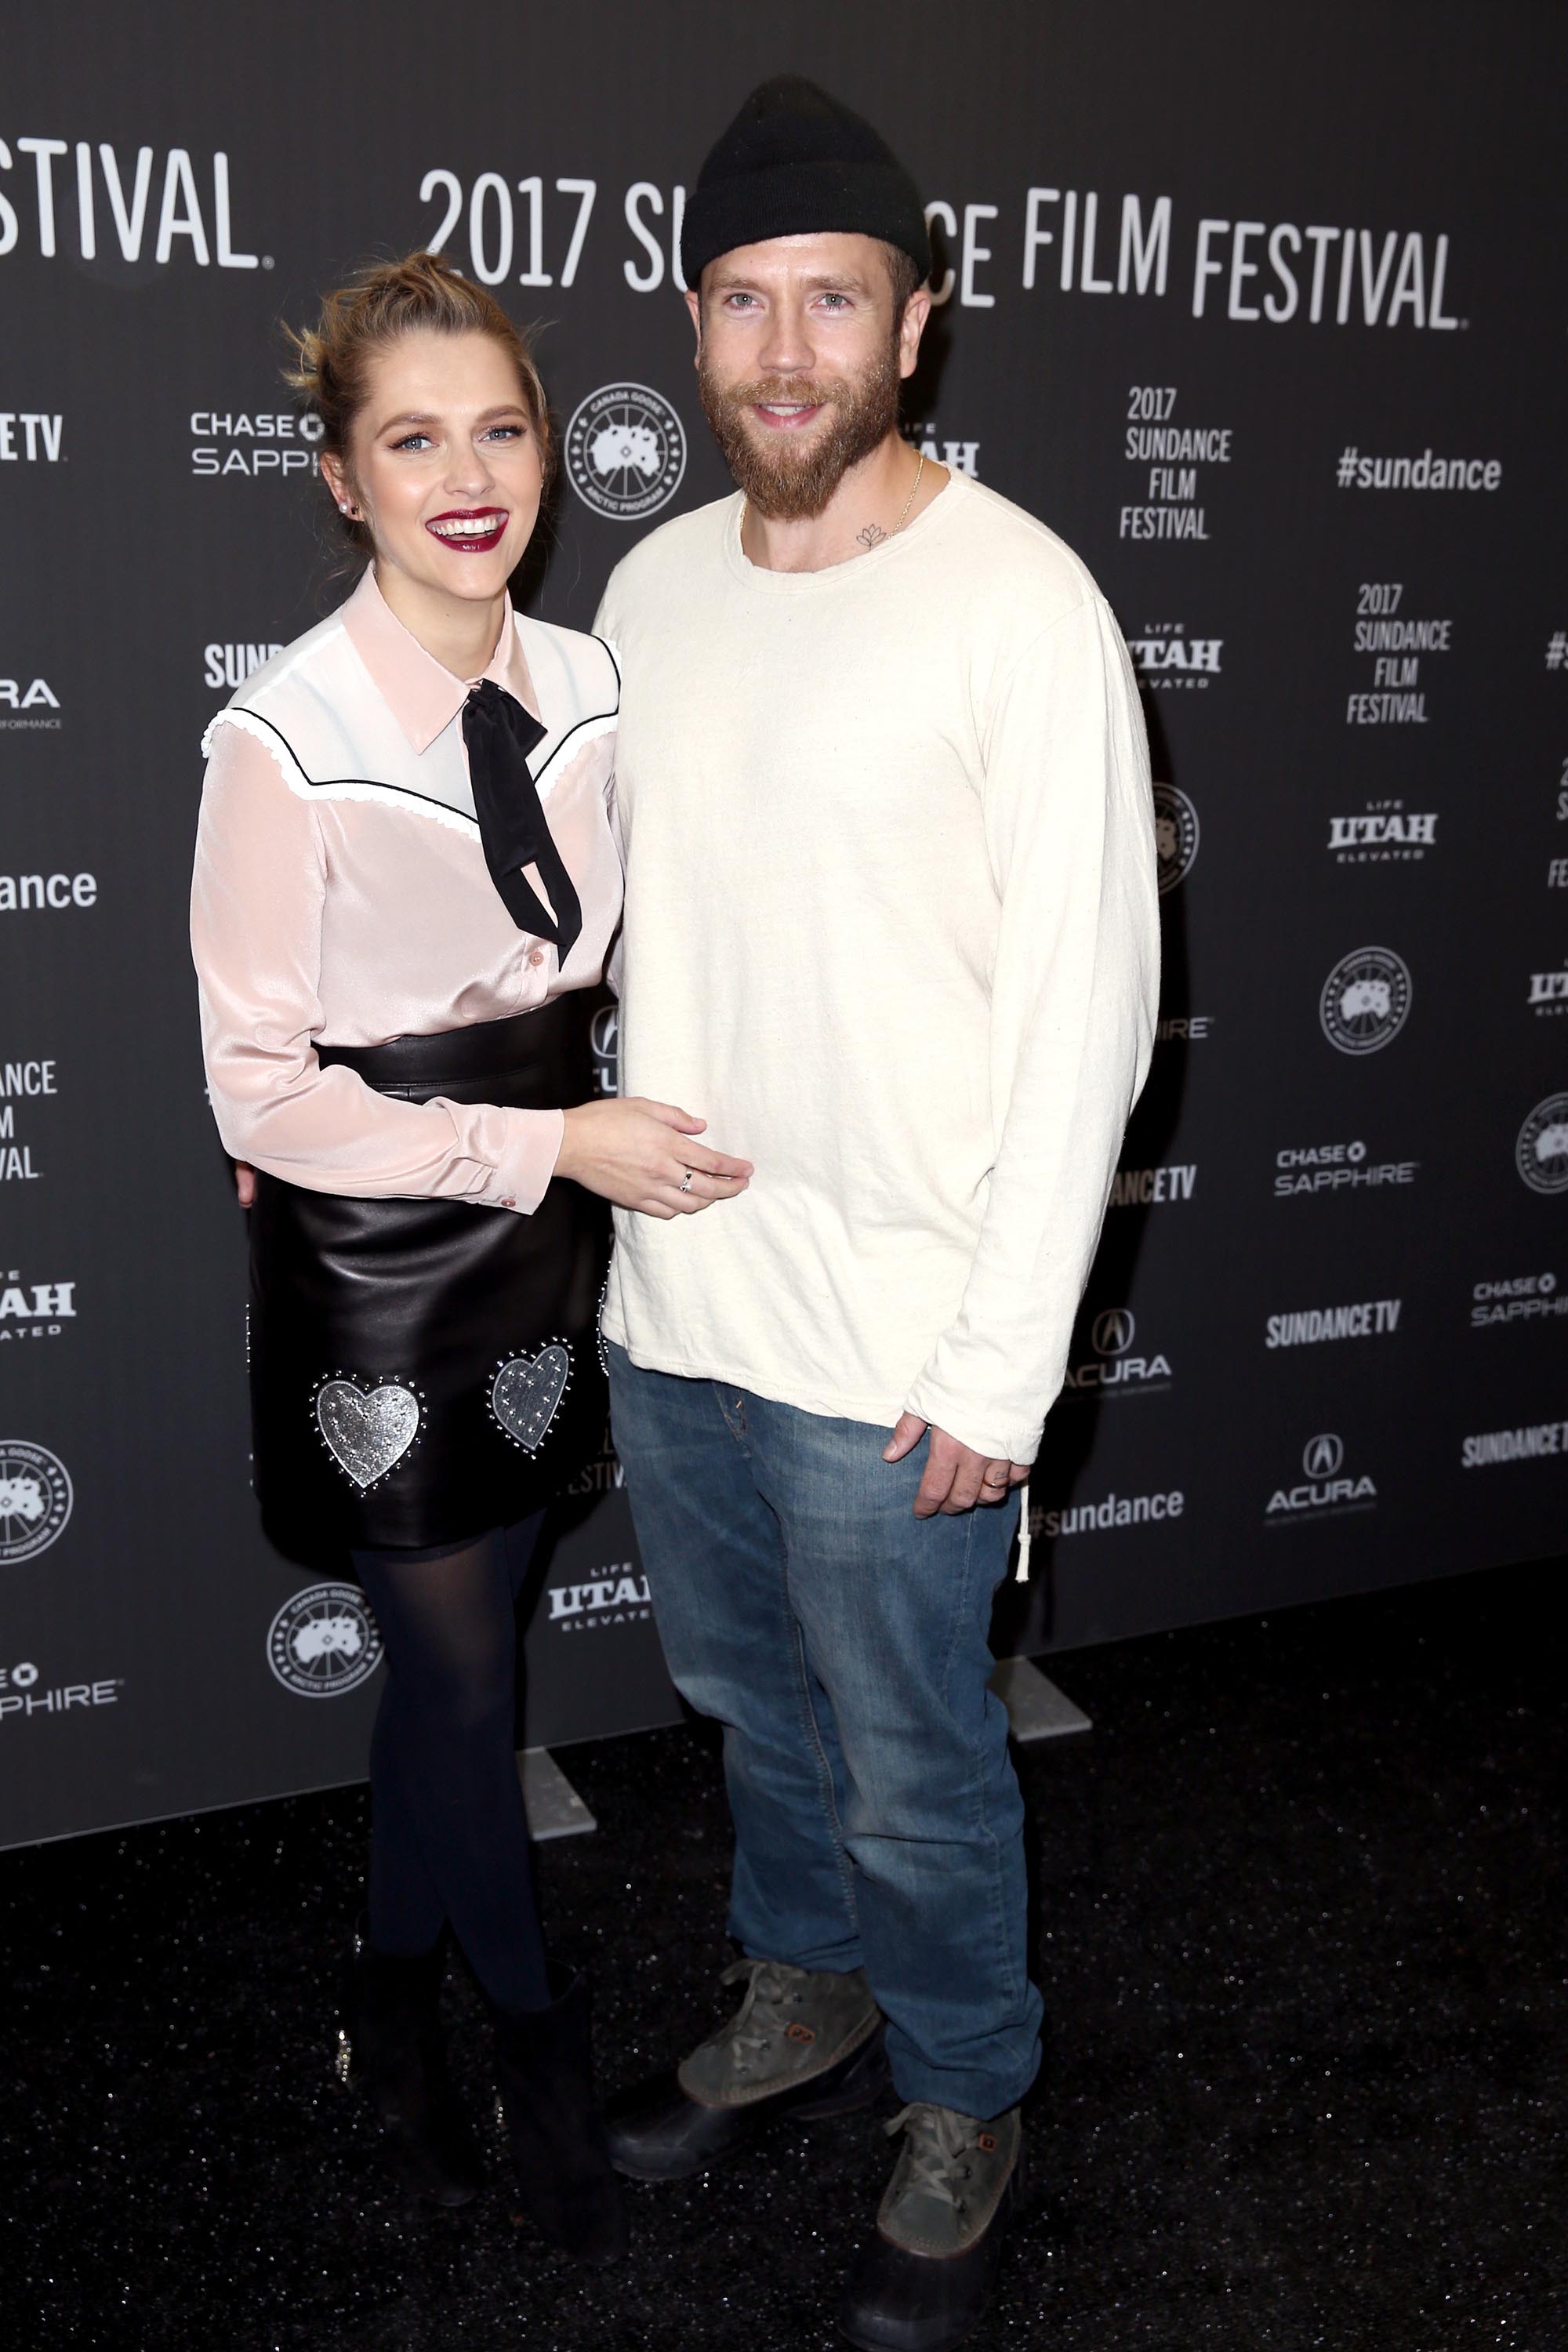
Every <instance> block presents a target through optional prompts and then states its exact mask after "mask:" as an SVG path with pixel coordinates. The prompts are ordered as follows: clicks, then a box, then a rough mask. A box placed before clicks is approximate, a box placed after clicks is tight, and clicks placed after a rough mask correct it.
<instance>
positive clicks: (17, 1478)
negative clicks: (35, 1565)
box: [0, 1437, 72, 1568]
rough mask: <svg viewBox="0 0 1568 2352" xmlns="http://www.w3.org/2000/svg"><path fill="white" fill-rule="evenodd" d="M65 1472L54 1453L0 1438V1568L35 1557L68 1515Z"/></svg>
mask: <svg viewBox="0 0 1568 2352" xmlns="http://www.w3.org/2000/svg"><path fill="white" fill-rule="evenodd" d="M71 1501H72V1496H71V1482H70V1474H69V1472H68V1470H67V1468H66V1465H65V1464H64V1463H63V1462H62V1461H61V1460H60V1458H59V1456H58V1454H51V1453H50V1452H49V1449H48V1447H47V1445H35V1444H33V1443H32V1441H31V1439H29V1438H26V1437H0V1566H4V1567H7V1568H8V1567H13V1566H15V1565H16V1563H17V1562H18V1561H20V1560H24V1559H36V1558H37V1554H38V1553H39V1552H41V1551H47V1549H48V1548H49V1546H50V1545H51V1544H52V1543H53V1542H54V1540H55V1538H56V1537H57V1536H58V1535H60V1534H62V1533H63V1532H64V1529H65V1525H66V1522H67V1520H68V1518H69V1517H70V1515H71Z"/></svg>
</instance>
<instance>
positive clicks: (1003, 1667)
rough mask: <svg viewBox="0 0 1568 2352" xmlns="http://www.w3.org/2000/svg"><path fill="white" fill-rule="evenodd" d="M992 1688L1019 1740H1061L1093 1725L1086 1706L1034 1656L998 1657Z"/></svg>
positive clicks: (1087, 1729)
mask: <svg viewBox="0 0 1568 2352" xmlns="http://www.w3.org/2000/svg"><path fill="white" fill-rule="evenodd" d="M991 1687H992V1689H993V1690H994V1692H995V1694H996V1696H997V1697H998V1698H999V1699H1000V1700H1001V1702H1002V1704H1003V1706H1005V1708H1006V1710H1007V1716H1008V1720H1009V1722H1010V1724H1011V1726H1012V1731H1013V1737H1014V1738H1015V1739H1018V1740H1030V1739H1059V1738H1061V1737H1062V1736H1063V1734H1064V1733H1066V1732H1068V1731H1089V1730H1090V1729H1092V1726H1091V1724H1090V1722H1089V1717H1088V1716H1087V1715H1085V1713H1084V1711H1083V1709H1082V1707H1081V1706H1074V1705H1073V1703H1072V1701H1071V1699H1070V1698H1068V1696H1067V1695H1066V1693H1065V1692H1062V1691H1059V1690H1058V1688H1057V1686H1056V1685H1055V1683H1053V1682H1048V1681H1047V1678H1046V1676H1045V1675H1043V1674H1041V1672H1040V1670H1039V1668H1038V1666H1037V1665H1036V1664H1035V1663H1034V1661H1033V1660H1032V1659H1030V1658H998V1659H997V1661H996V1671H995V1673H994V1675H992V1677H991Z"/></svg>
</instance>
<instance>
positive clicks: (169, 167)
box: [0, 138, 272, 269]
mask: <svg viewBox="0 0 1568 2352" xmlns="http://www.w3.org/2000/svg"><path fill="white" fill-rule="evenodd" d="M67 159H69V160H67ZM29 165H31V180H32V184H31V186H30V187H29V185H28V184H27V181H28V166H29ZM0 175H4V177H3V178H0V254H6V253H12V252H15V251H16V250H17V248H18V247H20V249H21V250H22V251H24V252H26V253H34V254H37V255H38V256H40V257H42V258H43V259H44V260H46V261H49V260H52V259H53V258H54V257H55V255H56V254H57V253H60V252H66V253H73V252H74V253H75V254H76V255H77V256H78V257H79V258H80V259H81V260H83V261H93V260H96V259H97V257H98V256H99V254H100V251H101V252H102V253H103V254H104V255H106V256H109V255H112V254H114V253H116V252H117V253H118V254H119V256H120V258H121V260H122V261H140V260H142V257H143V255H144V253H146V251H147V247H148V244H149V240H150V241H151V255H150V258H151V259H152V260H153V262H154V263H155V264H156V265H157V266H158V267H159V268H163V267H165V266H166V265H167V264H168V263H170V262H172V261H177V260H189V261H194V262H195V265H196V267H197V268H200V269H209V268H218V269H255V268H262V269H270V268H271V267H272V257H271V255H270V254H261V255H259V256H258V255H257V254H254V253H241V252H238V251H237V249H236V247H235V242H234V220H233V215H232V210H231V205H230V198H229V183H228V157H227V156H226V154H225V153H224V152H223V151H222V150H221V148H220V149H219V150H218V151H217V152H216V153H215V154H213V155H211V156H210V157H207V156H202V157H193V155H192V152H191V151H190V149H189V148H188V147H171V148H169V149H168V150H167V152H164V153H163V155H162V156H160V155H159V153H158V152H157V151H156V150H155V149H154V148H152V147H139V148H138V149H137V150H136V153H135V156H134V158H132V157H131V156H130V155H129V154H127V155H126V156H125V157H124V158H121V154H120V152H119V151H118V150H117V149H116V148H114V147H112V146H110V143H109V142H108V140H106V139H105V140H100V142H98V143H97V145H96V146H95V145H94V144H93V142H92V141H91V140H89V139H78V140H75V141H74V142H73V141H68V140H65V139H35V138H27V139H15V140H13V141H12V142H11V144H10V145H9V146H7V145H6V143H5V140H4V139H0ZM154 190H156V192H157V193H156V194H155V195H154V193H153V192H154Z"/></svg>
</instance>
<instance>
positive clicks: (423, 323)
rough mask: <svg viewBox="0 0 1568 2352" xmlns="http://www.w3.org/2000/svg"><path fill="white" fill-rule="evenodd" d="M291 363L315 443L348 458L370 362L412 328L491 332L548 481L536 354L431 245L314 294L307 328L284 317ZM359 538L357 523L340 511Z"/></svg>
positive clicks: (361, 529) (546, 424)
mask: <svg viewBox="0 0 1568 2352" xmlns="http://www.w3.org/2000/svg"><path fill="white" fill-rule="evenodd" d="M284 332H285V334H286V335H287V336H288V338H289V342H290V343H291V344H292V346H293V351H294V362H293V364H292V366H290V367H289V368H287V369H286V370H285V371H284V374H285V379H286V381H287V382H288V383H289V385H290V386H291V387H292V388H293V390H294V391H295V392H297V393H298V394H300V398H301V399H302V400H303V401H305V402H306V403H307V404H309V406H310V408H312V409H313V410H314V411H315V414H316V415H318V416H319V417H320V419H321V426H322V432H321V447H322V448H323V449H326V450H329V451H331V454H332V455H333V456H334V457H341V458H343V459H344V460H345V461H346V459H347V457H348V446H349V436H350V433H351V432H352V430H353V421H354V418H355V417H356V416H357V415H359V412H360V410H361V409H362V408H363V406H364V404H365V401H366V399H367V398H368V396H369V390H370V369H371V362H372V361H373V360H374V359H375V358H376V357H377V355H378V354H379V353H380V352H384V351H385V350H386V349H387V348H388V347H389V346H390V345H391V344H393V343H395V342H397V341H400V340H401V338H402V337H403V336H405V335H409V334H421V333H423V334H437V335H472V334H479V335H489V337H490V338H491V339H492V340H493V341H496V342H498V343H500V346H501V349H502V350H503V351H504V352H506V354H507V356H508V358H509V359H510V361H511V363H512V365H513V366H514V367H515V368H516V370H517V377H518V383H519V386H520V388H521V393H522V404H523V406H524V407H525V408H526V409H527V411H528V414H529V419H530V422H531V425H532V426H533V430H534V434H535V436H536V438H537V440H538V443H539V453H540V458H541V461H542V465H543V468H544V477H545V480H546V483H548V481H549V478H550V473H551V468H552V464H553V461H554V444H553V439H552V434H551V430H550V409H549V404H548V403H547V401H546V400H545V397H544V386H543V384H542V383H541V381H540V376H539V370H538V369H537V368H536V367H535V365H534V363H533V354H532V352H531V351H530V350H529V347H528V343H527V341H526V339H525V337H524V336H523V335H522V333H521V331H520V330H519V329H518V328H517V327H515V326H514V325H513V324H512V322H511V320H510V319H509V318H508V317H507V314H506V312H505V311H504V310H502V309H501V307H500V303H499V302H498V301H497V300H496V299H495V297H494V296H493V295H492V294H490V293H489V292H487V291H486V289H485V288H484V287H482V286H476V285H475V284H474V283H473V281H472V280H471V279H470V278H465V277H464V276H463V275H462V274H461V272H460V271H459V270H457V269H455V268H453V267H452V264H451V263H450V262H449V261H447V260H444V259H443V257H441V255H440V254H438V253H410V254H406V255H405V257H404V258H403V259H402V260H401V261H379V262H373V263H372V264H370V266H369V267H368V268H364V269H362V270H360V271H359V272H358V273H357V274H356V275H355V276H354V277H353V278H351V279H350V280H349V282H348V284H347V285H346V286H340V287H338V288H336V289H334V291H333V292H331V294H327V295H324V296H323V297H322V299H321V316H320V318H319V319H318V320H317V321H316V324H315V325H314V326H313V327H305V328H300V329H296V328H293V327H289V326H285V328H284ZM344 520H345V524H346V528H347V530H348V533H349V536H350V538H351V539H352V540H353V541H354V543H355V544H356V546H359V547H368V545H369V537H370V535H369V532H368V530H367V529H366V527H365V525H364V524H363V523H360V522H351V521H348V520H347V518H346V517H345V518H344Z"/></svg>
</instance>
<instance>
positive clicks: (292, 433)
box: [190, 408, 327, 482]
mask: <svg viewBox="0 0 1568 2352" xmlns="http://www.w3.org/2000/svg"><path fill="white" fill-rule="evenodd" d="M326 429H327V428H326V426H325V425H323V424H322V422H321V418H320V417H319V416H314V415H311V414H310V411H309V410H307V411H306V413H305V414H304V415H302V416H295V415H290V414H289V412H288V411H287V410H284V411H279V410H277V409H262V408H258V409H257V410H256V411H255V412H254V413H252V411H251V410H249V409H247V408H193V409H192V411H191V417H190V433H191V443H192V446H191V471H192V473H193V474H199V475H202V476H204V477H205V478H212V477H214V476H216V475H220V474H243V475H244V476H245V477H246V478H247V480H249V481H258V482H259V481H263V480H274V479H276V480H281V479H282V478H283V477H284V476H285V475H287V474H314V473H316V472H317V471H318V470H319V467H318V460H317V456H316V444H317V443H318V442H319V441H320V440H321V436H322V434H323V433H324V432H325V431H326ZM301 444H303V446H300V445H301Z"/></svg>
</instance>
